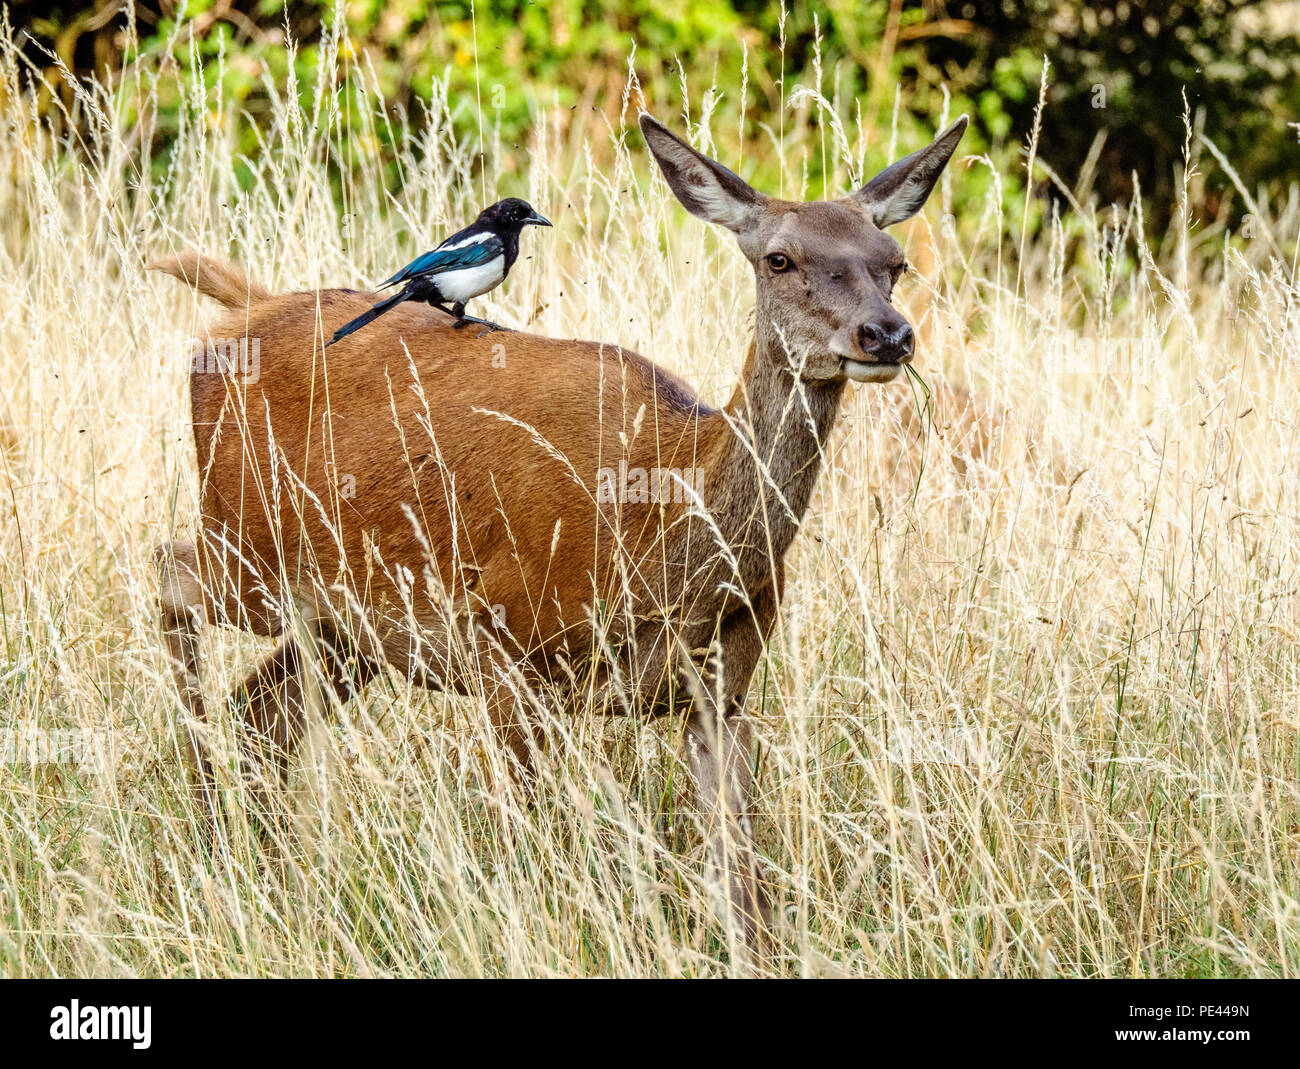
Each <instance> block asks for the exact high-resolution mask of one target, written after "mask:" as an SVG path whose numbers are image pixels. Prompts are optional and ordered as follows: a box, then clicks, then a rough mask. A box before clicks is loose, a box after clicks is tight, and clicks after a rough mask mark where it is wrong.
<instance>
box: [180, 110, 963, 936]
mask: <svg viewBox="0 0 1300 1069" xmlns="http://www.w3.org/2000/svg"><path fill="white" fill-rule="evenodd" d="M640 122H641V130H642V132H643V134H644V136H645V139H646V142H647V144H648V145H649V147H650V149H651V151H652V152H653V153H654V156H655V159H656V160H657V161H658V163H659V166H660V168H661V169H662V171H663V174H664V177H665V178H666V179H667V181H668V185H669V187H670V188H671V189H672V191H673V193H674V194H675V195H676V197H677V199H678V200H679V201H681V203H682V204H683V205H684V206H685V207H686V208H687V209H688V210H689V211H690V212H692V213H694V214H695V215H697V216H699V217H700V218H701V219H704V220H707V221H708V222H711V223H716V224H719V225H720V226H723V227H726V228H727V229H728V230H730V231H731V232H732V233H733V234H735V236H736V239H737V241H738V242H739V243H740V248H741V251H742V252H743V253H744V255H745V256H746V258H747V259H748V260H749V261H750V263H751V264H752V265H753V268H754V278H755V285H756V287H757V300H756V313H755V323H756V332H755V333H756V337H755V339H754V342H753V344H752V345H751V347H750V349H749V354H748V356H747V358H746V360H745V364H744V369H743V371H742V373H741V377H740V381H739V382H738V383H737V385H736V387H735V390H734V393H733V394H732V396H731V399H730V401H728V402H727V404H726V406H725V407H724V408H722V409H720V410H715V409H712V408H709V407H708V406H706V405H704V404H703V403H702V402H701V401H700V400H699V399H698V398H697V397H696V395H695V393H694V391H693V390H692V389H691V388H690V387H689V386H688V385H686V384H685V383H684V382H682V381H681V380H679V379H678V378H676V377H675V376H673V375H672V374H670V373H669V372H667V371H665V370H663V369H662V368H660V367H658V366H657V365H655V364H654V363H652V362H651V361H649V360H647V359H646V358H645V357H643V356H640V355H638V354H636V353H633V352H628V351H627V350H624V349H620V348H619V347H618V346H615V345H602V344H596V343H592V342H582V341H566V340H561V339H557V338H543V337H537V336H534V335H529V334H522V333H519V334H515V333H511V334H505V335H502V334H493V335H487V336H485V337H481V338H474V337H472V336H470V337H467V336H466V335H465V334H464V333H462V332H460V331H456V330H453V329H452V327H451V321H450V318H449V317H447V316H446V315H444V314H443V313H441V312H438V311H436V310H434V309H431V308H428V307H425V306H417V305H413V304H409V303H408V304H404V305H402V306H400V307H399V308H397V309H395V310H394V311H393V312H391V313H390V314H389V315H387V316H385V317H384V318H383V319H381V320H379V321H377V322H376V323H375V324H374V325H372V326H370V327H368V328H367V329H366V330H364V331H361V332H359V333H357V334H356V335H354V336H352V337H349V338H348V339H346V341H345V342H343V343H341V344H339V345H337V346H334V347H331V348H330V349H329V350H327V351H326V350H324V349H323V348H322V342H323V340H324V338H328V337H329V336H330V334H331V332H332V331H333V330H334V329H335V328H337V327H338V326H339V325H341V324H343V323H345V322H346V321H348V320H349V319H351V318H352V317H353V316H356V315H358V314H360V313H361V312H363V311H365V310H366V309H367V308H368V307H370V305H371V304H372V303H373V302H374V300H375V298H374V295H372V294H366V293H356V292H352V291H348V290H322V291H320V292H312V293H291V294H282V295H276V294H273V293H270V292H269V291H267V290H266V289H263V288H262V287H261V286H259V285H257V284H256V283H254V282H251V281H250V280H248V279H247V278H245V276H244V274H243V273H242V272H241V271H240V270H239V269H238V268H236V267H234V266H231V265H228V264H223V263H220V262H217V261H214V260H210V259H202V258H200V257H199V256H198V255H197V254H192V253H191V254H183V255H181V256H178V257H172V258H169V259H168V260H165V261H163V262H161V263H159V264H156V265H155V266H156V267H157V268H158V269H159V270H162V271H165V272H167V273H168V274H170V275H172V276H174V277H175V278H177V279H180V280H182V281H184V282H186V283H187V284H188V285H190V286H192V287H194V288H195V289H197V290H198V292H200V293H202V294H205V295H206V296H209V297H212V298H214V299H215V300H217V301H218V302H220V303H221V304H223V305H224V306H225V307H226V309H227V310H228V312H227V314H226V315H225V316H224V319H223V320H222V321H221V322H219V323H217V324H215V325H214V327H213V329H212V331H211V335H212V336H213V337H224V338H236V339H243V338H248V339H251V340H256V342H257V344H258V345H259V346H260V367H259V369H258V370H259V372H260V373H259V375H258V376H257V377H256V381H252V378H253V377H252V376H247V377H245V378H243V379H241V378H240V376H239V375H238V374H237V373H236V374H200V373H195V374H192V375H191V379H190V397H191V407H192V412H191V415H192V420H193V431H194V440H195V445H196V448H197V457H198V467H199V473H200V477H201V484H200V522H199V531H198V536H197V538H196V540H195V541H194V542H192V543H191V542H171V543H168V544H166V545H164V546H161V547H159V550H158V559H159V566H160V572H161V577H162V593H161V612H162V618H163V626H164V631H165V635H166V639H167V643H168V648H169V652H170V655H171V658H172V661H173V665H174V669H175V674H176V679H177V683H178V686H179V688H180V692H181V695H182V698H183V701H184V703H185V705H186V707H187V709H188V712H189V715H190V727H191V730H190V740H191V747H192V750H193V758H194V765H195V776H196V781H197V786H198V788H199V789H200V790H201V791H202V792H203V794H204V796H205V797H207V798H209V800H210V797H211V796H210V795H209V794H208V792H209V791H210V790H211V788H212V786H213V769H212V765H211V760H210V758H209V755H208V752H207V749H206V747H205V743H204V732H203V722H204V720H205V719H206V712H205V708H204V703H203V699H202V696H201V693H200V688H199V657H198V636H199V631H200V628H201V626H202V624H203V623H204V622H221V623H227V624H231V625H235V626H239V627H243V628H247V629H250V630H252V631H254V632H256V633H258V634H262V635H281V634H284V635H285V636H286V637H284V638H283V641H282V642H281V643H280V645H279V647H278V648H277V649H276V650H275V651H274V652H273V653H271V654H270V655H269V656H268V657H267V658H266V659H265V660H264V661H263V662H262V663H261V664H260V665H259V666H258V667H257V668H256V670H255V671H254V672H253V673H252V674H251V675H250V676H249V677H248V679H247V680H246V681H245V682H244V683H243V684H242V685H241V686H240V687H239V688H237V695H238V698H239V700H238V701H234V702H232V703H231V705H232V708H234V709H237V710H238V715H239V716H240V717H241V718H242V723H243V724H244V726H245V727H246V728H247V730H246V731H245V732H243V735H242V737H243V738H244V739H245V740H246V746H247V758H248V763H247V766H246V768H245V775H246V776H247V777H248V779H249V782H250V783H253V784H255V785H260V786H257V787H256V788H255V789H258V790H259V791H260V792H262V793H261V794H260V797H262V798H263V799H265V797H266V795H265V793H264V792H265V791H266V790H267V789H269V788H268V787H267V782H268V781H267V778H266V777H264V776H260V775H258V774H257V773H256V772H255V771H250V770H257V769H261V768H263V767H265V762H266V761H267V760H268V759H269V760H270V761H271V762H272V763H271V767H272V769H274V770H275V772H274V773H273V774H272V776H271V777H270V784H271V786H272V787H273V786H274V785H275V782H276V780H277V779H279V780H280V781H283V778H284V777H285V776H286V775H287V769H288V759H289V756H290V754H291V752H292V750H293V748H294V745H295V742H296V741H297V739H298V737H299V735H300V731H301V729H302V726H303V719H304V716H305V713H306V708H307V697H306V694H307V692H308V689H309V687H310V686H311V685H312V684H311V682H310V681H311V680H312V679H316V680H318V681H319V680H323V681H324V682H325V683H326V684H328V685H329V686H330V687H332V688H333V690H334V691H335V693H336V694H337V695H338V696H339V698H340V699H341V700H346V699H347V697H348V696H349V695H351V694H353V693H355V691H356V690H357V689H359V688H360V687H361V686H362V685H364V683H365V682H366V680H367V679H368V678H370V677H372V676H373V675H374V674H375V673H376V672H378V671H379V670H380V668H381V666H382V665H383V664H385V663H386V664H388V665H390V666H392V667H393V668H394V669H396V670H397V671H399V672H402V673H405V674H406V675H407V676H408V677H410V678H412V679H414V680H417V681H418V682H420V683H422V684H424V685H426V686H428V687H433V688H444V689H448V690H451V691H453V692H459V693H474V694H479V695H484V696H486V700H487V708H488V711H489V714H490V719H491V722H492V725H493V727H494V729H495V731H496V732H497V733H498V734H499V737H500V740H501V742H502V743H503V744H504V745H505V746H506V747H508V748H509V750H510V752H511V753H512V754H513V757H514V759H515V762H517V764H516V765H513V766H512V767H516V769H517V771H518V772H519V773H520V774H521V775H524V776H526V775H527V772H528V770H529V768H530V765H531V762H532V761H533V759H534V751H535V743H534V734H533V732H532V730H531V728H530V723H535V722H536V721H535V711H532V703H533V702H534V701H537V700H542V699H540V698H537V697H536V696H538V695H543V694H549V695H551V696H552V698H551V699H550V700H553V701H555V700H558V701H559V703H560V704H561V705H562V706H568V707H571V708H575V709H576V708H579V707H581V706H582V705H583V704H587V705H591V706H595V707H605V708H611V709H612V710H613V711H617V710H618V708H619V707H624V708H625V707H626V704H627V703H628V702H634V703H636V705H637V707H638V708H639V709H642V710H645V711H650V712H656V713H658V712H662V713H672V712H677V713H680V714H682V715H683V716H684V719H685V722H686V751H687V755H688V758H689V762H690V766H691V768H692V770H693V773H694V776H695V780H696V785H697V790H698V795H699V798H700V800H701V808H702V811H703V819H704V825H705V828H706V834H707V840H708V847H709V850H708V854H709V858H710V865H711V868H712V871H713V872H714V874H715V877H716V879H717V880H718V882H719V884H720V885H721V886H722V887H723V888H724V889H725V892H724V895H725V901H726V903H727V904H728V905H729V916H730V917H731V918H732V919H733V921H734V922H735V924H736V929H735V930H737V931H738V933H739V935H740V937H741V945H742V947H744V948H746V950H747V952H753V953H758V954H762V953H764V952H765V950H766V949H767V948H768V947H769V945H770V944H769V939H770V927H769V921H770V915H769V905H768V895H767V893H766V892H765V891H764V885H763V882H762V878H761V873H760V870H759V866H758V864H757V860H756V857H755V852H754V848H753V845H752V839H751V832H750V821H749V816H748V804H749V802H748V793H749V781H750V726H749V723H748V721H747V720H746V718H745V715H744V708H745V697H746V691H747V689H748V687H749V681H750V677H751V675H752V674H753V671H754V668H755V665H756V664H757V662H758V660H759V657H760V655H761V653H762V649H763V644H764V642H765V641H766V639H767V636H768V633H769V631H770V630H771V627H772V623H773V620H774V618H775V615H776V611H777V607H778V605H779V603H780V600H781V595H782V588H783V581H784V570H783V564H782V561H783V558H784V556H785V553H786V550H787V549H788V548H789V546H790V543H791V541H792V539H793V538H794V535H795V532H796V530H797V529H798V526H799V523H800V521H801V519H802V517H803V515H804V512H805V510H806V509H807V507H808V502H809V499H810V498H811V496H812V492H813V487H814V484H815V482H816V479H817V475H818V470H819V467H820V464H821V458H822V455H823V449H824V447H825V445H826V442H827V438H828V436H829V435H830V433H831V430H832V427H833V426H834V424H835V419H836V415H837V413H838V411H839V407H840V401H841V397H842V395H843V393H844V390H845V388H846V384H847V383H848V382H850V381H852V382H872V383H877V382H886V381H888V380H889V379H891V378H893V377H894V376H896V375H897V374H898V373H899V371H900V369H901V368H902V366H903V365H904V364H905V363H907V362H908V361H910V360H911V359H912V356H913V336H912V328H911V327H910V325H909V324H908V323H907V321H906V320H905V319H904V318H903V317H902V316H901V315H899V313H898V312H896V311H895V310H894V308H893V307H892V306H891V304H890V297H891V291H892V289H893V286H894V284H895V283H896V282H897V280H898V278H899V276H900V275H901V274H902V272H903V269H904V262H903V252H902V249H901V248H900V246H899V244H898V243H897V242H896V241H895V240H894V239H893V238H892V237H890V236H888V235H887V234H885V233H884V228H886V227H888V226H890V225H892V224H894V223H898V222H901V221H902V220H904V219H907V218H909V217H910V216H912V215H913V214H915V213H916V212H917V211H918V210H919V209H920V208H921V206H922V205H923V204H924V202H925V200H926V198H927V197H928V196H929V194H930V191H931V190H932V189H933V188H934V185H935V183H936V181H937V180H938V178H939V175H940V173H941V172H942V170H943V168H944V166H945V165H946V164H947V162H948V160H949V158H950V157H951V155H952V153H953V151H954V149H955V148H956V147H957V143H958V141H960V139H961V136H962V133H963V131H964V130H965V128H966V118H965V116H963V117H962V118H960V119H958V120H957V121H956V122H955V123H953V124H952V125H951V126H949V127H948V128H947V129H946V130H945V131H943V133H941V134H940V135H939V136H938V137H937V138H936V139H935V141H934V142H933V143H932V144H930V145H929V146H927V147H925V148H923V149H921V150H920V151H918V152H915V153H913V154H912V155H910V156H908V157H906V158H905V159H902V160H899V161H898V162H897V163H895V164H893V165H892V166H890V167H889V168H887V169H886V170H884V171H882V172H881V173H880V174H879V175H877V176H876V177H875V178H874V179H872V180H871V181H870V182H868V183H867V184H866V185H865V186H863V187H862V188H861V189H859V190H857V191H856V192H854V193H852V194H850V195H848V196H846V197H843V198H841V199H839V200H835V201H828V202H813V203H791V202H787V201H781V200H776V199H774V198H771V197H767V196H764V195H763V194H761V193H759V192H757V191H756V190H754V189H752V188H751V187H750V186H749V185H747V184H746V183H745V182H744V181H742V180H741V179H740V178H739V177H737V176H736V175H735V174H733V173H732V172H731V171H729V170H727V169H726V168H725V167H722V166H721V165H720V164H718V163H716V162H714V161H713V160H711V159H709V158H708V157H706V156H703V155H701V154H700V153H699V152H696V151H695V150H694V149H693V148H691V147H690V146H689V145H687V144H686V143H685V142H684V141H682V140H681V139H680V138H678V137H676V136H675V135H673V134H672V133H670V132H669V131H668V130H667V129H666V128H665V127H664V126H662V125H661V124H660V123H658V122H657V121H655V120H654V119H653V118H651V117H650V116H649V115H642V116H641V120H640ZM498 345H504V346H505V349H504V352H505V354H506V369H505V370H499V369H497V368H495V367H494V364H493V357H494V355H497V354H499V353H501V352H502V350H500V349H497V348H495V347H496V346H498ZM656 473H657V475H656ZM664 473H667V475H665V474H664ZM656 479H657V483H656ZM348 480H350V483H349V485H348V486H347V487H346V488H345V487H344V482H345V481H348ZM647 483H650V484H654V485H650V486H649V487H647V485H646V484H647ZM634 484H635V485H634ZM345 489H346V491H348V492H344V490H345ZM290 621H297V622H295V623H293V625H292V627H291V626H290ZM313 647H314V648H313ZM313 666H314V667H313ZM312 673H317V674H315V675H313V674H312ZM556 695H559V698H558V699H556V698H555V696H556ZM530 696H531V697H530Z"/></svg>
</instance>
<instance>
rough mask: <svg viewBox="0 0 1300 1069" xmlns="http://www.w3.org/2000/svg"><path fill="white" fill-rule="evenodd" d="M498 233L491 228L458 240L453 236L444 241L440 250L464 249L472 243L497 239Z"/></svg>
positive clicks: (439, 247) (476, 243)
mask: <svg viewBox="0 0 1300 1069" xmlns="http://www.w3.org/2000/svg"><path fill="white" fill-rule="evenodd" d="M495 238H496V235H495V234H493V233H492V231H490V230H480V231H479V232H478V233H477V234H471V235H470V236H469V237H467V238H461V239H460V240H459V241H457V240H456V239H455V238H452V239H451V240H450V241H444V242H443V243H442V244H441V245H439V246H438V251H439V252H455V251H456V250H457V249H464V248H467V247H468V246H470V245H478V244H480V243H482V242H484V241H492V240H495Z"/></svg>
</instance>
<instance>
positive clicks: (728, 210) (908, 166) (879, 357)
mask: <svg viewBox="0 0 1300 1069" xmlns="http://www.w3.org/2000/svg"><path fill="white" fill-rule="evenodd" d="M965 130H966V116H964V115H963V116H962V117H961V118H960V119H958V120H957V121H956V122H955V123H953V124H952V125H951V126H949V127H948V129H946V130H945V131H944V132H943V133H941V134H940V135H939V136H938V137H937V138H935V139H934V141H933V142H932V143H931V144H930V145H928V146H926V147H925V148H923V149H921V150H920V151H918V152H913V153H912V154H911V155H910V156H907V157H904V158H903V159H901V160H899V161H898V162H897V163H894V164H892V165H891V166H889V167H887V168H885V170H883V171H881V172H880V174H878V175H876V177H875V178H873V179H872V180H871V181H870V182H868V183H867V184H866V185H865V186H863V187H862V188H861V189H859V190H857V191H856V192H855V193H851V194H850V195H849V196H847V197H842V198H840V199H839V200H833V201H810V202H808V203H792V202H790V201H784V200H777V199H776V198H775V197H768V196H765V195H764V194H762V193H759V192H758V191H757V190H756V189H754V188H753V187H751V186H750V185H749V184H748V183H747V182H745V181H744V180H743V179H741V178H740V177H739V176H737V175H735V174H733V173H732V172H731V171H729V170H727V168H725V167H723V166H722V165H721V164H720V163H717V162H716V161H714V160H711V159H709V157H707V156H705V155H702V154H701V153H699V152H696V151H695V149H693V148H691V146H690V145H688V144H686V142H685V141H683V140H682V139H681V138H679V137H677V136H676V135H675V134H673V133H671V132H670V131H669V130H668V129H667V127H665V126H664V125H663V124H662V123H660V122H658V121H657V120H655V119H653V118H651V117H650V116H649V115H647V114H644V113H643V114H642V115H641V132H642V134H644V135H645V139H646V144H648V145H649V146H650V151H651V152H653V153H654V156H655V159H656V160H657V161H658V163H659V167H660V169H661V170H662V171H663V173H664V177H665V178H666V179H667V180H668V185H669V187H670V188H671V189H672V191H673V193H674V194H675V195H676V197H677V199H678V200H679V201H681V202H682V204H683V205H684V206H685V207H686V209H687V210H688V211H690V212H692V213H693V214H695V215H698V216H699V217H700V218H701V219H705V220H707V221H708V222H711V223H717V224H718V225H720V226H724V227H726V228H727V229H728V230H730V231H731V232H732V233H733V234H735V235H736V239H737V241H738V242H739V243H740V249H741V251H742V252H743V253H744V254H745V256H746V257H747V258H748V259H749V262H750V263H751V264H752V265H753V267H754V274H755V277H756V278H757V282H758V291H757V303H756V307H757V313H758V321H759V330H760V332H761V333H763V334H765V335H766V336H767V340H769V341H771V342H775V343H776V344H775V345H768V346H766V347H765V348H767V349H768V351H769V352H772V353H775V354H776V355H777V358H778V359H783V360H785V361H787V362H788V363H789V364H791V365H792V366H793V367H794V368H796V369H797V371H798V374H799V375H801V376H802V378H804V379H805V380H808V381H813V382H831V381H839V380H843V379H852V380H854V381H856V382H885V381H888V380H889V379H891V378H893V377H894V376H895V375H897V374H898V373H899V371H900V370H901V369H902V366H903V365H904V364H905V363H907V362H908V361H910V360H911V359H912V356H913V352H914V338H913V335H912V327H911V325H910V324H909V323H908V322H907V320H906V319H904V318H903V317H902V316H901V315H900V314H899V313H898V312H897V311H895V309H894V307H893V306H892V305H891V304H890V297H891V296H892V294H893V289H894V284H895V283H896V282H897V281H898V279H899V276H901V275H902V273H903V270H904V261H903V250H902V247H901V246H900V245H899V244H898V242H897V241H895V240H894V239H893V238H892V237H890V236H889V235H888V234H886V233H885V228H886V227H889V226H892V225H893V224H894V223H901V222H902V221H903V220H904V219H909V218H911V217H912V216H913V215H915V214H916V213H917V212H918V211H920V209H921V206H922V205H923V204H924V203H925V201H926V198H927V197H929V195H930V191H931V190H932V189H933V188H934V185H935V183H936V182H937V181H938V180H939V175H940V174H941V173H942V172H943V168H944V166H945V165H946V164H947V162H948V160H949V158H950V157H951V156H952V154H953V151H954V150H955V149H956V147H957V142H959V141H960V140H961V136H962V134H963V133H964V132H965Z"/></svg>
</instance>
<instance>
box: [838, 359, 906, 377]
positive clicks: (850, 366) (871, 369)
mask: <svg viewBox="0 0 1300 1069" xmlns="http://www.w3.org/2000/svg"><path fill="white" fill-rule="evenodd" d="M840 366H841V368H842V369H843V371H844V377H845V378H846V379H848V380H849V381H850V382H888V381H889V380H890V379H893V378H896V377H897V376H898V373H899V372H900V371H902V370H903V365H902V364H901V363H889V362H886V361H882V360H852V359H850V358H849V357H844V358H843V363H842V364H841V365H840Z"/></svg>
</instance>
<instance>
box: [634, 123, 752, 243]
mask: <svg viewBox="0 0 1300 1069" xmlns="http://www.w3.org/2000/svg"><path fill="white" fill-rule="evenodd" d="M640 122H641V133H642V135H643V136H644V137H645V143H646V144H647V145H649V146H650V151H651V152H653V153H654V157H655V160H656V162H658V164H659V169H660V170H661V171H663V173H664V178H666V179H667V180H668V187H669V188H670V189H671V190H672V191H673V195H674V196H675V197H676V198H677V199H678V200H679V201H681V202H682V206H683V207H684V208H685V209H686V210H687V211H688V212H690V213H691V214H693V215H698V216H699V217H700V218H701V219H705V220H707V221H708V222H710V223H717V224H718V225H719V226H725V227H726V228H727V229H728V230H733V231H735V232H737V233H739V232H740V231H742V230H745V229H747V228H748V227H749V226H750V225H751V224H752V223H753V221H754V217H755V216H756V215H757V213H758V211H759V209H761V208H762V206H763V200H764V198H763V194H761V193H759V192H758V191H757V190H756V189H754V188H753V187H752V186H750V185H749V183H748V182H746V181H745V180H744V179H743V178H741V177H740V176H739V175H736V174H733V173H732V172H731V171H728V170H727V169H726V168H725V167H723V166H722V164H720V163H718V162H717V161H715V160H711V159H709V157H708V156H705V155H703V154H702V153H699V152H696V151H695V149H693V148H691V146H690V145H688V144H687V143H686V142H685V141H683V140H682V139H681V138H680V137H678V136H677V135H676V134H674V133H672V132H671V131H669V129H668V128H667V127H666V126H664V125H663V123H661V122H659V121H658V120H656V119H653V118H651V117H650V115H648V114H647V113H645V112H642V113H641V119H640Z"/></svg>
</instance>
